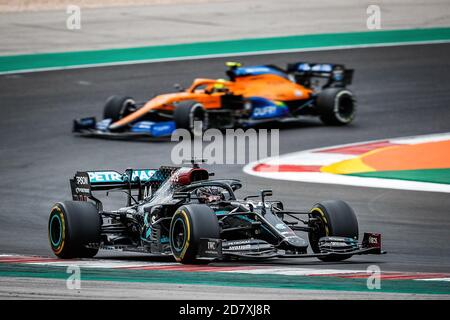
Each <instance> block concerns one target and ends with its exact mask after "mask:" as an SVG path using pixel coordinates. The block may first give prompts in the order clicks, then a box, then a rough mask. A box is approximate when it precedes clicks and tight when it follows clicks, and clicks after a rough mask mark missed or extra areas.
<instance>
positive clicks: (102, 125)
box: [95, 119, 112, 131]
mask: <svg viewBox="0 0 450 320" xmlns="http://www.w3.org/2000/svg"><path fill="white" fill-rule="evenodd" d="M111 122H112V119H103V120H102V121H99V122H97V124H96V126H95V128H96V129H97V130H100V131H107V130H108V128H109V125H110V124H111Z"/></svg>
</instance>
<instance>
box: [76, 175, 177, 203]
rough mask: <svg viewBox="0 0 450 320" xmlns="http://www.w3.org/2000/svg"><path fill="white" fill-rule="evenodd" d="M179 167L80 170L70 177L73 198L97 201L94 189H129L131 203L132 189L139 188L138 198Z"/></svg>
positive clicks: (150, 190) (151, 191) (154, 189)
mask: <svg viewBox="0 0 450 320" xmlns="http://www.w3.org/2000/svg"><path fill="white" fill-rule="evenodd" d="M176 169H178V167H160V168H159V169H127V170H125V172H124V173H119V172H117V171H114V170H99V171H78V172H77V173H76V174H75V176H74V177H73V179H70V188H71V191H72V199H73V200H75V201H87V199H92V200H94V201H97V199H96V198H95V196H94V195H93V192H94V191H108V190H128V191H129V196H128V203H129V204H130V203H131V191H132V190H138V194H137V197H138V200H142V199H144V198H145V197H147V196H148V195H150V194H152V193H153V192H155V191H156V190H157V189H158V188H159V187H160V186H161V184H162V183H163V182H164V181H166V180H167V179H168V178H169V177H170V176H171V175H172V173H173V171H174V170H176Z"/></svg>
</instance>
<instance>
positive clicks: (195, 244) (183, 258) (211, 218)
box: [169, 204, 220, 263]
mask: <svg viewBox="0 0 450 320" xmlns="http://www.w3.org/2000/svg"><path fill="white" fill-rule="evenodd" d="M202 238H211V239H219V238H220V230H219V222H218V220H217V216H216V215H215V213H214V211H213V210H212V209H211V208H210V207H208V206H206V205H202V204H190V205H185V206H181V207H180V208H178V210H177V211H176V212H175V214H174V215H173V217H172V221H171V223H170V236H169V241H170V248H171V249H172V253H173V256H174V257H175V260H177V261H178V262H181V263H199V262H201V261H199V260H198V259H197V258H196V256H197V253H198V250H199V245H200V239H202Z"/></svg>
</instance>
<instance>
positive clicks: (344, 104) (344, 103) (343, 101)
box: [335, 91, 355, 123]
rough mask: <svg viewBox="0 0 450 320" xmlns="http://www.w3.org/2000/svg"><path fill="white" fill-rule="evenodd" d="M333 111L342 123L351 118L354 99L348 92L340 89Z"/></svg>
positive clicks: (353, 111)
mask: <svg viewBox="0 0 450 320" xmlns="http://www.w3.org/2000/svg"><path fill="white" fill-rule="evenodd" d="M335 113H336V117H337V118H338V119H339V121H341V122H342V123H348V122H350V121H352V120H353V117H354V114H355V101H354V99H353V96H352V95H351V94H350V93H349V92H347V91H342V92H340V93H339V94H338V95H337V96H336V106H335Z"/></svg>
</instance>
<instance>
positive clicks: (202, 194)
mask: <svg viewBox="0 0 450 320" xmlns="http://www.w3.org/2000/svg"><path fill="white" fill-rule="evenodd" d="M196 194H197V198H198V200H199V202H200V203H206V204H208V203H212V202H218V201H222V200H225V195H224V194H223V193H222V191H221V189H220V188H218V187H201V188H198V189H197V191H196Z"/></svg>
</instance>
